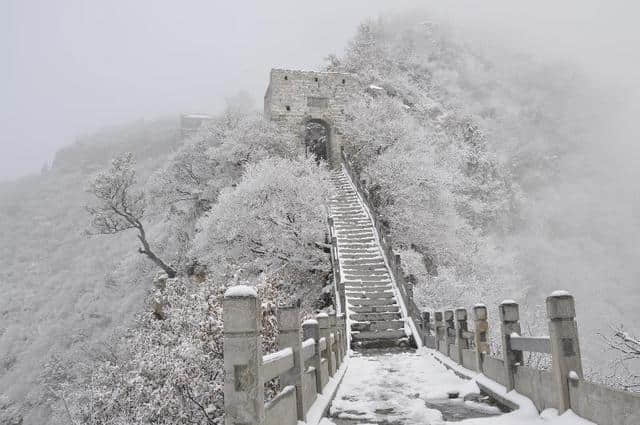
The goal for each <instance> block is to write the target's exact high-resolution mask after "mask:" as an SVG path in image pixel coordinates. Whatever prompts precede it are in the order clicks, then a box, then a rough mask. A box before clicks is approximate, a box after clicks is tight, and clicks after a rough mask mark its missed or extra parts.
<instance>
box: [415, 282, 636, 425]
mask: <svg viewBox="0 0 640 425" xmlns="http://www.w3.org/2000/svg"><path fill="white" fill-rule="evenodd" d="M546 307H547V317H548V319H549V323H548V326H549V336H522V330H521V327H520V311H519V306H518V304H517V303H516V302H515V301H513V300H505V301H503V302H502V303H500V305H499V312H500V333H501V335H502V351H503V356H502V358H497V357H494V356H492V355H491V353H490V352H489V345H488V339H487V335H488V331H489V322H488V317H487V308H486V306H485V305H484V304H476V305H475V306H474V307H473V324H474V325H473V328H474V329H473V330H469V329H468V328H467V326H468V324H467V310H466V309H464V308H458V309H455V310H453V309H449V310H444V311H436V312H433V313H430V312H423V313H422V319H423V324H422V329H423V330H424V334H423V340H424V341H425V345H426V346H427V347H429V348H432V349H434V350H437V351H439V352H440V353H442V354H444V355H445V356H447V357H449V358H450V359H452V360H453V361H455V362H456V363H458V364H460V365H462V366H463V367H465V368H466V369H469V370H472V371H476V372H479V373H481V374H484V375H485V376H486V377H488V378H490V379H492V380H493V381H496V382H497V383H499V384H502V385H504V386H505V387H506V390H507V391H511V390H516V391H517V392H519V393H520V394H522V395H524V396H526V397H528V398H530V399H531V400H532V401H533V403H534V404H535V405H536V407H537V408H538V409H539V410H540V411H542V410H545V409H548V408H555V409H558V411H560V412H561V413H562V412H564V411H566V410H569V409H571V410H573V411H574V413H577V414H578V415H579V416H582V417H584V418H586V419H589V420H591V421H593V422H596V423H598V424H600V425H620V424H628V425H631V424H638V423H640V395H638V394H633V393H629V392H627V393H625V392H622V391H616V390H613V389H611V388H607V387H604V386H601V385H596V384H592V383H590V382H588V381H585V380H584V379H583V372H582V359H581V355H580V344H579V340H578V326H577V323H576V320H575V302H574V299H573V297H572V296H571V295H570V294H569V293H568V292H566V291H555V292H553V293H552V294H551V295H550V296H549V297H547V300H546ZM432 318H433V319H434V321H433V323H432V322H431V319H432ZM524 352H536V353H547V354H550V355H551V364H552V367H551V370H550V371H546V370H538V369H534V368H531V367H527V366H525V365H524V361H523V360H524V356H523V353H524ZM478 385H480V386H481V389H483V390H486V391H489V392H491V389H490V388H482V385H481V384H480V382H478ZM596 399H597V400H599V402H598V406H599V407H598V408H594V404H593V402H592V401H590V400H596ZM621 412H623V413H621ZM624 412H635V413H630V414H627V413H624ZM625 415H626V416H625Z"/></svg>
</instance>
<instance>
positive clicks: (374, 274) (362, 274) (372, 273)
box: [344, 268, 389, 278]
mask: <svg viewBox="0 0 640 425" xmlns="http://www.w3.org/2000/svg"><path fill="white" fill-rule="evenodd" d="M344 274H345V275H350V276H357V277H370V276H371V277H374V278H377V277H378V276H389V272H388V271H387V269H386V268H385V269H378V270H352V271H347V270H345V271H344Z"/></svg>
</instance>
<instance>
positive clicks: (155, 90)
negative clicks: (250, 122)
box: [0, 0, 640, 180]
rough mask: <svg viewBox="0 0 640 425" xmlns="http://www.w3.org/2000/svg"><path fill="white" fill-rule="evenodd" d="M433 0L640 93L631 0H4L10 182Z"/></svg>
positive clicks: (263, 80) (309, 60)
mask: <svg viewBox="0 0 640 425" xmlns="http://www.w3.org/2000/svg"><path fill="white" fill-rule="evenodd" d="M427 3H430V5H429V7H433V10H434V11H435V12H436V13H437V15H438V16H440V17H443V18H444V19H445V20H448V21H450V22H452V23H454V25H457V26H459V27H461V28H465V29H469V30H472V31H477V34H478V37H481V38H486V39H487V40H488V41H490V40H492V39H495V40H499V41H500V42H504V43H507V44H510V45H513V46H515V47H518V48H522V49H524V50H526V51H528V52H529V53H530V54H532V55H534V56H536V55H538V56H540V57H544V58H547V57H549V58H552V59H554V60H567V61H570V62H572V63H576V64H578V66H580V67H581V68H583V69H586V70H589V72H591V73H592V74H593V75H594V76H595V78H599V79H601V80H606V81H608V82H611V83H612V84H617V85H621V86H624V87H625V90H629V93H632V92H634V90H636V91H635V92H634V93H635V94H634V96H635V95H637V87H638V86H640V83H639V81H638V78H640V77H639V76H640V72H638V63H639V62H640V53H639V51H640V49H638V45H639V43H640V37H639V36H638V34H639V31H638V30H637V28H636V27H637V24H636V22H635V19H636V17H637V16H638V12H639V11H640V10H639V7H638V6H637V5H636V2H632V1H627V2H624V1H610V2H604V1H602V2H597V1H584V0H583V1H580V2H578V1H573V0H572V1H569V0H567V1H562V2H551V1H536V2H530V4H527V5H523V4H521V3H522V2H512V1H471V0H467V1H457V2H449V1H444V2H443V1H440V2H426V1H418V0H414V1H411V0H404V1H399V0H393V1H384V0H348V1H347V0H326V1H316V2H304V1H300V0H297V1H293V0H292V1H289V0H285V1H281V0H269V1H257V0H256V1H233V2H221V1H217V0H208V1H205V0H202V1H196V0H189V1H177V0H176V1H168V0H155V1H152V0H144V1H142V0H136V1H130V0H110V1H108V2H97V1H81V0H64V1H60V2H52V1H46V0H42V1H34V0H0V125H1V126H2V128H1V130H0V180H3V179H7V178H13V177H16V176H19V175H23V174H25V173H33V172H37V171H38V170H39V169H40V167H41V166H42V164H43V163H45V162H46V161H49V160H51V159H52V157H53V154H54V152H55V151H56V150H57V149H58V148H60V147H61V146H63V145H66V144H69V143H72V142H73V140H74V138H75V136H76V135H78V134H81V133H83V132H87V131H92V130H95V129H97V128H99V127H101V126H104V125H109V124H114V123H119V122H126V121H130V120H135V119H138V118H142V117H146V118H153V117H157V116H159V115H164V114H178V113H179V112H188V111H211V112H215V111H216V110H217V109H219V108H220V107H221V106H222V105H223V104H224V98H225V97H227V96H231V95H233V94H235V93H236V92H238V91H240V90H246V91H248V92H249V93H250V94H251V95H252V96H253V97H254V98H255V100H256V104H257V105H258V104H259V102H260V100H261V98H262V95H263V93H264V90H265V88H266V84H267V78H268V72H269V69H270V68H271V67H291V68H306V69H314V68H317V67H318V66H319V65H321V64H322V59H323V58H324V57H325V56H326V55H327V54H328V53H341V51H342V49H343V48H344V46H345V44H346V42H347V40H348V39H349V38H350V37H351V36H352V35H353V34H354V33H355V30H356V26H357V24H358V23H359V22H361V21H362V20H363V19H366V18H367V17H376V16H378V15H380V14H381V13H387V12H388V11H390V10H392V9H407V8H410V7H417V6H418V5H420V6H421V7H422V8H424V7H425V5H426V4H427ZM558 4H560V5H561V6H558Z"/></svg>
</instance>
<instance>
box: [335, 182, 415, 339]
mask: <svg viewBox="0 0 640 425" xmlns="http://www.w3.org/2000/svg"><path fill="white" fill-rule="evenodd" d="M332 180H333V183H334V184H335V187H336V195H335V196H334V198H333V199H332V201H331V204H330V206H329V209H330V216H331V217H332V218H333V226H334V230H335V235H336V239H337V247H338V259H339V263H340V275H341V279H342V282H344V284H345V295H346V302H347V314H348V319H349V320H348V322H349V323H350V326H351V329H350V330H351V347H352V348H354V349H357V348H381V347H393V346H402V345H405V344H408V339H407V336H406V333H405V331H404V327H405V326H404V325H405V324H404V320H403V318H402V313H401V309H400V305H399V304H398V302H397V299H396V295H395V293H394V291H393V284H392V281H391V274H390V272H389V269H388V267H387V264H386V262H385V260H384V258H383V253H382V249H381V248H380V245H379V242H378V239H377V237H376V233H375V227H374V225H373V221H372V220H371V217H370V215H369V212H368V210H367V209H366V208H365V206H364V205H363V203H362V201H361V200H360V198H359V197H358V194H357V192H356V190H355V188H354V186H353V184H352V182H351V181H350V179H349V177H348V176H347V175H346V174H345V173H344V172H342V171H334V172H333V174H332Z"/></svg>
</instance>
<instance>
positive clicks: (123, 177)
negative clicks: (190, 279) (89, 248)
mask: <svg viewBox="0 0 640 425" xmlns="http://www.w3.org/2000/svg"><path fill="white" fill-rule="evenodd" d="M135 184H136V171H135V160H134V159H133V155H132V154H131V153H125V154H121V155H119V156H117V157H115V158H114V159H113V161H112V162H111V167H110V168H109V169H108V170H106V171H102V172H100V173H98V174H97V175H96V176H95V177H94V178H93V180H92V181H91V187H90V192H91V193H92V194H93V195H94V196H95V197H96V199H97V201H98V202H97V203H96V204H94V205H91V206H87V211H88V212H89V214H90V216H91V229H92V230H93V231H94V232H95V233H97V234H103V235H113V234H116V233H120V232H124V231H126V230H129V229H135V230H136V231H137V233H138V234H137V237H138V240H139V241H140V244H141V245H142V247H141V248H138V252H139V253H140V254H143V255H145V256H146V257H147V258H149V259H150V260H151V261H153V262H154V264H156V265H157V266H158V267H160V268H161V269H162V270H164V271H165V273H167V275H168V276H169V277H175V275H176V270H175V269H174V268H173V267H172V266H171V265H169V264H167V263H166V262H165V261H163V260H162V259H161V258H159V257H158V256H157V255H156V253H155V252H154V251H153V250H152V248H151V245H150V244H149V240H148V238H147V232H146V231H145V228H144V225H143V224H142V220H143V218H144V215H145V208H146V202H145V196H144V192H142V191H141V190H139V189H136V187H135Z"/></svg>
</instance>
